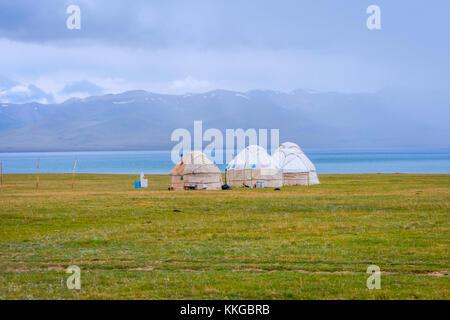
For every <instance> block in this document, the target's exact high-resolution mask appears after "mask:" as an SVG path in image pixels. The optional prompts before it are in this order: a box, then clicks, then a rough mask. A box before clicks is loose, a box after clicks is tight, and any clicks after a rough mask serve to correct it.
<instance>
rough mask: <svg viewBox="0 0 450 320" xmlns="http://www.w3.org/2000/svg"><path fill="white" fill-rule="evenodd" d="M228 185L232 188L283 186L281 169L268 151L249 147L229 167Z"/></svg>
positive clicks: (257, 147) (253, 146)
mask: <svg viewBox="0 0 450 320" xmlns="http://www.w3.org/2000/svg"><path fill="white" fill-rule="evenodd" d="M226 177H227V184H228V185H230V186H231V187H243V186H248V187H251V186H255V185H256V186H259V187H270V188H276V187H281V186H283V174H282V172H281V169H280V168H279V167H278V166H277V165H276V163H275V162H274V161H273V159H272V157H271V156H270V155H269V154H268V153H267V151H266V150H265V149H264V148H263V147H260V146H255V145H252V146H248V147H247V148H245V149H244V150H242V151H241V152H240V153H239V154H238V155H237V156H236V157H235V158H234V159H233V160H232V161H231V162H230V163H229V164H228V166H227V174H226Z"/></svg>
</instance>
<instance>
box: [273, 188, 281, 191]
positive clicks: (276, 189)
mask: <svg viewBox="0 0 450 320" xmlns="http://www.w3.org/2000/svg"><path fill="white" fill-rule="evenodd" d="M273 190H275V191H280V190H281V189H280V188H275V189H273Z"/></svg>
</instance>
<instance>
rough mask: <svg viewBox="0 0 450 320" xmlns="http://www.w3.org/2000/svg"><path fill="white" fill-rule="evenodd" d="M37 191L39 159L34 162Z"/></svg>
mask: <svg viewBox="0 0 450 320" xmlns="http://www.w3.org/2000/svg"><path fill="white" fill-rule="evenodd" d="M37 189H39V158H38V159H37V160H36V190H37Z"/></svg>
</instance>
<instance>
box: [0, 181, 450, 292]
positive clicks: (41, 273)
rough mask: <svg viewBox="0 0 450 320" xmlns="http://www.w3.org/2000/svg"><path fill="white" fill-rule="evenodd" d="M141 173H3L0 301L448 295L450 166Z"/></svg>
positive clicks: (0, 198)
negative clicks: (182, 185) (402, 171)
mask: <svg viewBox="0 0 450 320" xmlns="http://www.w3.org/2000/svg"><path fill="white" fill-rule="evenodd" d="M136 178H137V177H136V176H131V175H77V177H76V185H75V189H74V190H72V189H71V175H41V177H40V186H39V190H36V188H35V177H34V176H33V175H6V176H5V177H4V184H5V185H4V187H5V188H4V191H3V193H0V299H112V298H116V299H215V298H216V299H450V281H449V280H450V275H449V270H450V256H449V252H450V213H449V212H450V175H321V176H320V179H321V182H322V184H321V185H317V186H310V187H286V188H282V190H281V191H274V190H273V189H234V190H230V191H186V192H173V191H172V192H171V191H167V187H168V186H169V177H168V176H149V184H150V188H149V189H146V190H144V189H141V190H134V189H133V181H134V180H135V179H136ZM372 264H375V265H377V266H379V267H380V269H381V271H382V275H381V289H380V290H368V289H367V287H366V279H367V277H368V276H369V275H368V274H366V269H367V267H368V266H369V265H372ZM70 265H77V266H79V267H80V268H81V281H82V283H81V285H82V288H81V290H69V289H68V288H67V287H66V279H67V277H68V276H69V275H68V274H66V272H65V270H66V268H67V267H68V266H70Z"/></svg>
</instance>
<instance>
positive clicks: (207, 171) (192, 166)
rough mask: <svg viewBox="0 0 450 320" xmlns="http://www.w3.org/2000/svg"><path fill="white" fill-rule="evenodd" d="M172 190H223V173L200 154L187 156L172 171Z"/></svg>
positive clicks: (198, 152) (193, 153) (195, 152)
mask: <svg viewBox="0 0 450 320" xmlns="http://www.w3.org/2000/svg"><path fill="white" fill-rule="evenodd" d="M170 175H171V176H172V184H171V189H172V190H202V189H204V190H221V189H222V173H221V172H220V170H219V168H217V166H216V165H215V164H214V163H213V162H212V161H211V160H209V159H208V157H207V156H206V155H205V154H204V153H202V152H200V151H193V152H191V153H189V154H188V155H185V156H184V157H183V158H182V159H181V160H180V162H179V163H177V164H176V166H175V167H174V168H173V169H172V171H170Z"/></svg>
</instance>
